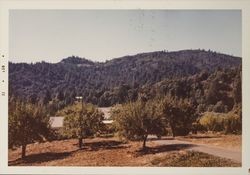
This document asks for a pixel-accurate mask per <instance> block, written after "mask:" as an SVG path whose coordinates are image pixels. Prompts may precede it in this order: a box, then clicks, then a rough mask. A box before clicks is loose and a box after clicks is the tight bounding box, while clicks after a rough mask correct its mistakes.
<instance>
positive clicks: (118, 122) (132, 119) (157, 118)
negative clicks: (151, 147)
mask: <svg viewBox="0 0 250 175" xmlns="http://www.w3.org/2000/svg"><path fill="white" fill-rule="evenodd" d="M112 117H113V119H114V126H115V128H116V129H117V130H118V133H119V134H120V135H122V136H124V137H125V138H127V139H129V140H133V139H136V140H142V141H143V145H142V149H145V148H146V141H147V138H148V135H149V134H155V135H157V136H160V135H162V134H163V133H164V131H165V123H164V119H163V118H162V117H161V115H160V113H159V110H158V105H157V103H155V102H154V101H148V102H143V101H136V102H133V103H132V102H130V103H127V104H123V105H121V106H117V107H116V108H115V109H114V110H113V111H112Z"/></svg>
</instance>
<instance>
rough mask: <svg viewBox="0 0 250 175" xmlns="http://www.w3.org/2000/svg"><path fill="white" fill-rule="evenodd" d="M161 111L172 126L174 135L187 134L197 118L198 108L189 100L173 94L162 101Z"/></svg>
mask: <svg viewBox="0 0 250 175" xmlns="http://www.w3.org/2000/svg"><path fill="white" fill-rule="evenodd" d="M161 113H162V116H163V117H164V118H165V119H166V121H167V123H168V124H169V126H170V127H171V130H172V133H173V137H175V136H178V135H187V134H188V133H189V131H190V129H191V128H192V123H193V122H194V121H195V119H196V118H197V113H196V108H195V106H194V105H193V104H192V103H191V102H190V101H189V100H187V99H178V98H175V97H172V96H166V97H165V98H164V99H163V100H162V101H161Z"/></svg>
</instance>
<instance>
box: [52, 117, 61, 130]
mask: <svg viewBox="0 0 250 175" xmlns="http://www.w3.org/2000/svg"><path fill="white" fill-rule="evenodd" d="M63 120H64V117H63V116H54V117H50V120H49V121H50V124H51V127H52V128H53V129H59V128H62V127H63Z"/></svg>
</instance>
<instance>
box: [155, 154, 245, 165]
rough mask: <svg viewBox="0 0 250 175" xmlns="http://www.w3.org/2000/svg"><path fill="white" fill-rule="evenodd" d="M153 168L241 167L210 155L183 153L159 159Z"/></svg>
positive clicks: (156, 159)
mask: <svg viewBox="0 0 250 175" xmlns="http://www.w3.org/2000/svg"><path fill="white" fill-rule="evenodd" d="M151 163H152V165H153V166H166V167H239V166H241V164H240V163H236V162H233V161H231V160H229V159H224V158H220V157H216V156H212V155H209V154H205V153H201V152H194V151H181V152H175V153H171V154H168V155H166V156H163V157H157V158H155V159H153V160H152V161H151Z"/></svg>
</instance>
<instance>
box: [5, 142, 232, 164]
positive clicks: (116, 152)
mask: <svg viewBox="0 0 250 175" xmlns="http://www.w3.org/2000/svg"><path fill="white" fill-rule="evenodd" d="M141 145H142V143H141V142H128V143H123V142H121V141H119V140H118V139H116V138H94V139H86V140H85V147H84V149H82V150H79V149H78V147H77V146H78V142H77V140H76V139H70V140H62V141H53V142H45V143H40V144H30V145H28V146H27V157H26V158H25V159H24V160H21V159H19V157H20V155H21V149H20V148H19V149H17V150H9V165H10V166H172V165H176V164H173V163H171V162H170V163H162V162H166V161H164V160H165V159H167V160H168V159H169V158H171V159H172V157H173V156H174V157H176V156H179V157H183V151H184V150H185V149H186V148H187V147H183V146H181V145H176V146H167V145H164V146H163V145H155V143H153V141H148V143H147V146H148V149H147V150H146V151H138V150H140V148H141ZM191 158H192V156H191V157H190V156H187V157H186V159H187V161H188V159H190V160H192V159H191ZM213 158H214V159H213ZM157 159H158V163H157ZM193 159H197V160H199V155H196V156H195V158H193ZM207 159H208V160H209V161H210V160H218V161H214V162H217V163H218V165H221V166H223V165H224V166H235V164H234V163H233V162H231V161H229V160H226V161H222V160H221V159H220V158H216V157H214V156H210V157H209V158H207ZM159 160H161V161H159ZM204 162H206V158H204ZM180 165H181V166H182V165H185V164H180ZM187 165H188V166H194V165H192V164H187ZM202 165H203V164H202Z"/></svg>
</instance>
